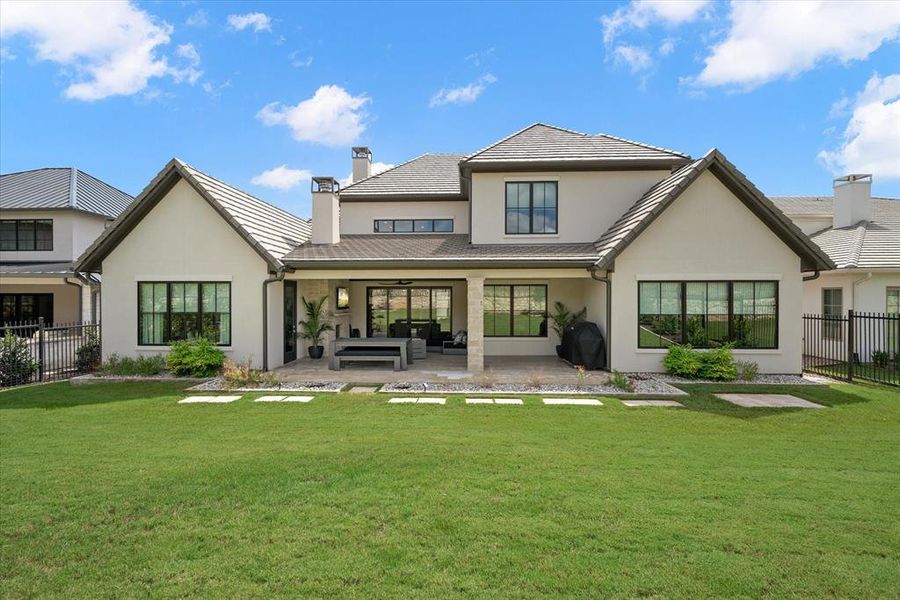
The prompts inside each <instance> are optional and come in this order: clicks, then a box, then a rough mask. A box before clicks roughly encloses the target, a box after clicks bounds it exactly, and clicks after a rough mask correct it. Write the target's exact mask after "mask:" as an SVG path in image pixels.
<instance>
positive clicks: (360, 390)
mask: <svg viewBox="0 0 900 600" xmlns="http://www.w3.org/2000/svg"><path fill="white" fill-rule="evenodd" d="M377 391H378V387H377V386H371V385H357V386H356V387H352V388H350V393H351V394H374V393H375V392H377Z"/></svg>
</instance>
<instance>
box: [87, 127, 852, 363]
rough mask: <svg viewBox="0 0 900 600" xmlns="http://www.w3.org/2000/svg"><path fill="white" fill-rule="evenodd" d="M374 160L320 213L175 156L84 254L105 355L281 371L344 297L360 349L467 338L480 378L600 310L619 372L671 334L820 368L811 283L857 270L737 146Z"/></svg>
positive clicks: (366, 155)
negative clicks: (99, 294)
mask: <svg viewBox="0 0 900 600" xmlns="http://www.w3.org/2000/svg"><path fill="white" fill-rule="evenodd" d="M371 160H372V153H371V151H370V150H369V149H368V148H363V147H357V148H353V151H352V161H353V180H354V181H353V183H352V184H351V185H348V186H346V187H344V188H343V189H340V186H339V185H338V182H337V181H336V180H335V179H334V178H331V177H314V178H313V180H312V205H313V210H312V219H311V221H307V220H305V219H301V218H299V217H296V216H293V215H290V214H288V213H286V212H284V211H282V210H280V209H277V208H275V207H273V206H271V205H269V204H266V203H265V202H263V201H261V200H259V199H257V198H254V197H252V196H250V195H249V194H246V193H245V192H242V191H240V190H238V189H236V188H234V187H232V186H229V185H227V184H225V183H223V182H220V181H218V180H216V179H214V178H213V177H210V176H208V175H206V174H204V173H202V172H200V171H198V170H197V169H195V168H193V167H191V166H189V165H187V164H185V163H183V162H181V161H179V160H172V161H171V162H170V163H169V164H167V165H166V166H165V168H164V169H163V170H162V171H161V172H160V173H159V175H157V177H156V178H155V179H154V180H153V181H151V182H150V184H149V185H148V186H147V188H146V189H145V190H144V191H143V192H142V193H141V194H140V195H139V196H138V198H137V200H136V201H135V202H134V203H133V204H132V205H131V206H130V207H129V208H128V209H127V210H126V211H125V212H124V213H123V214H122V215H121V216H120V217H119V218H118V219H117V220H116V222H115V224H114V226H113V227H111V228H109V229H108V230H107V231H106V232H105V233H104V234H103V235H102V236H101V237H100V238H99V239H98V240H97V241H96V242H95V243H94V244H93V245H92V246H91V247H90V248H88V249H87V251H86V252H85V253H84V255H83V256H82V257H81V259H80V261H79V267H78V268H79V270H81V271H87V272H92V271H98V272H101V273H102V277H103V287H104V292H103V293H104V298H105V302H104V303H103V309H102V310H103V320H104V328H103V340H102V341H103V351H104V353H105V354H107V355H108V354H110V353H113V352H115V353H118V354H120V355H135V354H139V353H147V352H160V351H165V349H166V346H167V345H168V344H169V343H170V342H171V341H173V340H175V339H179V338H183V337H186V336H190V335H194V334H197V333H200V332H203V333H206V334H209V335H212V336H213V337H214V338H215V339H216V340H217V341H218V342H219V343H220V344H221V345H222V347H223V348H224V350H225V351H226V353H227V354H228V355H230V356H231V357H232V358H235V359H239V360H240V359H245V358H247V357H252V359H253V361H254V363H255V364H256V365H257V366H262V367H265V368H269V369H271V368H274V367H277V366H279V365H281V364H283V363H284V362H287V361H292V360H294V359H295V358H297V357H299V356H302V355H303V348H298V347H297V343H296V340H295V336H294V332H295V329H294V324H295V323H296V321H297V317H298V315H297V305H298V300H299V298H300V297H301V296H302V297H305V298H319V297H322V296H325V297H327V298H328V301H327V310H328V312H329V314H330V316H331V317H332V319H333V321H334V323H335V324H336V325H337V327H338V329H339V331H338V332H337V335H340V336H348V335H356V334H357V333H358V335H360V336H363V337H370V336H374V337H377V336H391V337H405V336H415V337H421V338H424V339H425V340H426V342H427V344H428V346H429V347H430V348H431V349H435V350H437V349H439V347H440V344H441V343H442V341H446V340H447V338H448V336H452V335H453V334H454V333H456V332H458V331H461V330H463V331H466V332H467V336H468V340H467V348H466V353H467V354H466V356H467V358H466V361H467V366H468V369H469V370H470V371H474V372H478V371H480V370H482V369H484V368H485V366H486V365H490V362H491V359H492V358H493V357H498V356H510V355H513V356H547V357H548V360H555V358H553V359H551V358H549V357H553V356H554V355H555V346H556V344H557V343H558V340H557V339H556V337H555V335H554V334H553V332H552V330H551V328H550V327H549V326H548V312H549V311H552V307H553V304H554V303H555V302H557V301H561V302H563V303H565V304H566V305H567V306H568V307H569V308H571V309H575V310H577V309H580V308H581V307H586V309H587V318H588V319H589V320H591V321H593V322H595V323H597V324H598V326H599V328H600V330H601V332H602V333H603V335H604V337H605V341H606V344H607V347H608V353H607V356H608V364H607V367H608V368H611V369H618V370H622V371H659V370H661V369H662V358H663V356H664V354H665V352H666V350H665V347H666V346H667V344H669V343H670V342H671V341H689V342H691V343H693V344H694V345H695V346H715V345H718V344H721V343H723V342H726V341H732V342H734V343H735V344H736V349H735V356H736V357H737V358H739V359H744V360H752V361H754V362H756V363H758V364H759V367H760V371H761V372H767V373H799V372H800V371H801V369H802V357H801V354H802V322H801V314H802V312H803V302H804V277H807V278H810V277H814V276H816V275H817V274H818V273H821V272H823V271H830V270H833V269H835V268H836V265H835V263H834V262H833V261H832V260H831V259H830V258H829V257H828V256H827V255H826V254H825V252H823V251H822V250H821V249H820V248H819V246H817V245H816V244H814V243H813V242H811V241H810V239H809V237H807V236H806V235H805V234H804V233H803V232H802V231H801V229H800V228H799V227H798V226H797V225H796V224H794V223H793V222H792V221H791V220H790V219H788V218H787V217H785V215H784V214H783V213H782V211H781V210H779V209H778V208H777V207H776V206H775V205H774V204H773V203H772V202H771V201H770V200H769V199H768V198H766V197H765V195H763V194H762V193H761V192H760V191H759V190H758V189H757V188H756V187H755V186H754V185H753V184H752V183H751V182H749V181H748V180H747V179H746V177H744V175H742V174H741V173H740V171H738V170H737V168H736V167H735V166H734V165H732V164H731V163H730V162H728V160H727V159H726V158H725V157H724V156H723V155H722V153H720V152H719V151H717V150H711V151H709V152H708V153H707V154H705V155H704V156H702V157H700V158H696V159H694V158H691V157H690V156H688V155H686V154H683V153H680V152H676V151H673V150H667V149H664V148H659V147H655V146H650V145H647V144H643V143H639V142H634V141H630V140H625V139H621V138H618V137H614V136H611V135H605V134H597V135H588V134H583V133H579V132H575V131H570V130H567V129H562V128H558V127H553V126H549V125H544V124H540V123H538V124H534V125H531V126H529V127H526V128H525V129H522V130H521V131H518V132H516V133H513V134H512V135H510V136H508V137H506V138H503V139H501V140H499V141H497V142H495V143H493V144H491V145H489V146H487V147H486V148H483V149H481V150H478V151H477V152H473V153H470V154H425V155H423V156H420V157H417V158H414V159H412V160H409V161H407V162H405V163H403V164H400V165H398V166H396V167H394V168H392V169H390V170H388V171H385V172H383V173H380V174H377V175H371V174H370V169H371ZM323 368H324V367H323Z"/></svg>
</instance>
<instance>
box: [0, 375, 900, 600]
mask: <svg viewBox="0 0 900 600" xmlns="http://www.w3.org/2000/svg"><path fill="white" fill-rule="evenodd" d="M685 389H687V390H688V391H689V392H690V393H691V395H690V397H688V398H687V399H685V400H684V402H685V403H686V404H687V406H688V408H687V409H686V410H681V409H677V410H671V409H627V408H624V407H623V406H622V405H621V403H619V402H618V401H617V400H614V399H610V400H608V401H606V405H605V406H604V407H602V408H590V407H545V406H542V405H540V404H539V403H538V401H537V399H536V398H534V397H526V405H525V406H523V407H503V406H496V407H494V406H477V407H475V406H464V405H463V403H462V399H461V398H460V397H455V396H454V397H451V398H450V400H448V405H447V406H421V405H419V406H415V405H394V406H389V405H386V404H385V400H386V397H385V396H384V395H375V396H360V395H324V394H322V395H318V397H317V398H316V400H315V401H313V402H312V403H310V404H308V405H296V404H291V405H278V404H267V405H258V404H254V403H253V402H250V401H248V400H249V398H252V397H253V395H251V394H247V395H245V397H244V399H242V400H240V401H238V402H236V403H233V404H229V405H190V406H185V405H177V404H176V403H175V401H176V399H178V398H180V397H182V396H183V392H181V391H180V387H179V386H178V385H176V384H162V383H160V384H146V383H140V384H131V383H125V384H98V385H92V386H69V385H68V384H66V383H62V384H54V385H46V386H35V387H31V388H26V389H21V390H16V391H11V392H5V393H0V443H2V452H0V506H2V510H0V534H2V538H0V540H2V541H0V595H2V596H3V597H24V596H33V595H41V596H57V597H62V596H65V597H85V596H90V597H94V596H107V597H108V596H147V595H149V596H154V597H184V596H190V595H202V596H208V597H223V596H225V597H235V596H238V597H248V596H271V595H291V596H294V595H312V596H341V597H366V598H367V597H371V596H379V597H383V596H404V597H448V596H456V597H460V596H508V597H523V596H527V597H532V596H549V597H558V596H581V597H598V596H619V597H635V596H651V597H653V596H655V597H710V596H717V597H734V596H744V597H759V596H802V597H823V596H830V597H872V598H875V597H890V596H895V595H896V592H897V590H898V589H900V558H898V557H900V485H898V481H900V477H898V465H900V403H898V399H900V398H898V396H900V394H898V393H897V390H890V389H886V388H880V387H874V386H861V385H836V386H833V387H830V388H827V387H821V388H819V387H803V388H797V387H795V388H788V387H782V388H778V387H765V388H763V389H765V390H766V391H778V392H789V393H795V394H797V395H799V396H802V397H804V398H807V399H809V400H812V401H814V402H820V403H822V404H825V405H828V406H829V407H831V408H830V409H828V410H816V411H812V410H807V411H803V410H767V409H742V408H738V407H734V406H732V405H730V404H727V403H725V402H723V401H720V400H718V399H716V398H715V397H713V396H712V395H711V393H712V392H713V391H715V390H729V391H752V390H759V389H760V387H754V386H747V385H729V386H726V385H721V386H686V387H685Z"/></svg>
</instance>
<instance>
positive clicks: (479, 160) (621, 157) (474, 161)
mask: <svg viewBox="0 0 900 600" xmlns="http://www.w3.org/2000/svg"><path fill="white" fill-rule="evenodd" d="M689 159H690V156H688V155H687V154H682V153H681V152H675V151H673V150H667V149H665V148H659V147H656V146H650V145H647V144H642V143H640V142H634V141H631V140H626V139H623V138H619V137H615V136H611V135H607V134H603V133H599V134H596V135H588V134H585V133H580V132H577V131H572V130H569V129H562V128H559V127H554V126H552V125H545V124H543V123H535V124H534V125H531V126H529V127H526V128H525V129H523V130H521V131H517V132H516V133H514V134H512V135H510V136H508V137H505V138H503V139H502V140H500V141H498V142H494V143H493V144H491V145H490V146H488V147H486V148H483V149H481V150H479V151H478V152H475V153H473V154H470V155H469V156H467V157H466V159H465V161H464V163H463V164H464V166H469V167H474V166H479V165H489V164H498V163H499V164H501V165H503V164H507V163H540V162H561V161H566V162H570V161H577V162H609V163H610V164H616V163H622V162H625V163H628V162H641V163H643V162H652V161H659V162H660V163H662V164H672V163H673V162H684V161H686V160H689Z"/></svg>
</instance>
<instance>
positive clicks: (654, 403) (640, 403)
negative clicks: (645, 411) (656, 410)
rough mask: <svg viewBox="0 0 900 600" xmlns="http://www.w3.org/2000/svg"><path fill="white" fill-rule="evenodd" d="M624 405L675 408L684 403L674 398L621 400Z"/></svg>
mask: <svg viewBox="0 0 900 600" xmlns="http://www.w3.org/2000/svg"><path fill="white" fill-rule="evenodd" d="M622 404H624V405H625V406H631V407H639V406H673V407H676V408H684V404H682V403H681V402H677V401H675V400H622Z"/></svg>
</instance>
